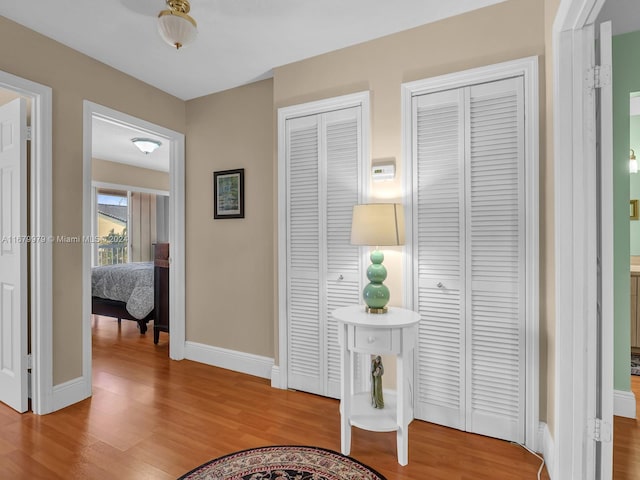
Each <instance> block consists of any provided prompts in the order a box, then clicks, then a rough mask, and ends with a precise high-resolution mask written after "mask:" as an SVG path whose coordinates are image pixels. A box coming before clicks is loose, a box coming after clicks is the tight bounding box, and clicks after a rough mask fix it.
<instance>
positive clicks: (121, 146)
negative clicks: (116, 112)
mask: <svg viewBox="0 0 640 480" xmlns="http://www.w3.org/2000/svg"><path fill="white" fill-rule="evenodd" d="M136 137H144V138H151V139H153V140H158V141H159V142H162V145H160V147H159V148H158V149H157V150H156V151H154V152H152V153H149V154H145V153H142V152H141V151H140V150H139V149H138V147H136V146H135V145H134V144H133V143H132V142H131V139H132V138H136ZM91 140H92V141H91V148H92V154H93V155H92V156H93V158H98V159H101V160H109V161H111V162H119V163H126V164H128V165H133V166H134V167H142V168H150V169H152V170H161V171H163V172H168V171H169V158H170V155H169V144H168V143H167V142H166V141H165V140H164V139H162V138H160V137H157V136H154V135H151V134H149V133H148V132H143V131H139V130H136V129H134V128H131V127H128V126H125V125H121V124H117V123H113V122H110V121H108V120H104V119H100V118H93V125H92V139H91Z"/></svg>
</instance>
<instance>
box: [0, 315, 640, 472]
mask: <svg viewBox="0 0 640 480" xmlns="http://www.w3.org/2000/svg"><path fill="white" fill-rule="evenodd" d="M152 337H153V335H152V333H148V334H147V335H139V334H138V333H137V330H136V325H135V323H134V322H129V321H123V322H122V325H121V327H120V328H118V325H117V323H116V322H115V321H114V320H112V319H108V318H106V317H98V318H97V319H96V321H95V323H94V336H93V353H94V355H93V375H94V377H93V397H92V398H91V399H88V400H86V401H84V402H81V403H79V404H77V405H73V406H71V407H68V408H65V409H63V410H61V411H58V412H55V413H52V414H49V415H43V416H38V415H32V414H30V413H26V414H23V415H20V414H17V413H15V412H14V411H13V410H11V409H9V408H8V407H6V406H4V405H3V404H0V478H2V479H5V478H6V479H38V478H41V479H57V478H64V479H92V480H93V479H118V480H121V479H136V480H137V479H149V480H156V479H175V478H177V477H179V476H180V475H182V474H184V473H186V472H187V471H189V470H191V469H192V468H194V467H196V466H197V465H199V464H201V463H204V462H206V461H208V460H211V459H213V458H216V457H218V456H221V455H225V454H227V453H230V452H233V451H237V450H242V449H246V448H252V447H257V446H264V445H276V444H300V445H313V446H319V447H324V448H329V449H332V450H336V451H339V450H340V425H339V412H338V402H337V401H336V400H331V399H327V398H322V397H318V396H314V395H309V394H305V393H301V392H293V391H282V390H278V389H274V388H271V387H270V385H269V381H267V380H265V379H261V378H256V377H252V376H249V375H242V374H238V373H234V372H230V371H228V370H223V369H218V368H214V367H210V366H207V365H202V364H198V363H195V362H191V361H188V360H183V361H181V362H174V361H170V360H169V359H168V357H167V351H168V345H167V341H168V337H167V335H166V334H161V336H160V344H159V345H158V346H154V344H153V339H152ZM633 388H634V389H635V391H636V398H640V377H634V378H633ZM639 407H640V405H639ZM639 411H640V410H639ZM614 450H615V453H614V463H615V479H616V480H626V479H640V463H639V462H640V430H639V427H638V424H637V422H636V421H635V420H628V419H619V418H616V421H615V448H614ZM351 455H352V456H353V457H355V458H356V459H358V460H360V461H361V462H363V463H365V464H367V465H370V466H371V467H373V468H375V469H376V470H378V471H379V472H380V473H382V474H383V475H385V476H386V477H387V478H388V479H389V480H394V479H399V480H423V479H429V480H439V479H443V480H445V479H446V480H472V479H473V480H483V479H487V480H489V479H491V480H499V479H503V480H506V479H509V480H519V479H523V480H524V479H526V480H535V478H536V472H537V471H538V467H539V465H540V462H539V460H538V459H537V458H535V457H534V456H533V455H531V454H530V453H528V452H527V451H525V450H524V449H522V448H521V447H519V446H517V445H512V444H510V443H508V442H503V441H500V440H495V439H490V438H486V437H482V436H479V435H473V434H466V433H463V432H459V431H456V430H452V429H449V428H445V427H440V426H437V425H432V424H429V423H426V422H422V421H414V422H413V423H412V424H411V426H410V429H409V465H408V466H406V467H401V466H399V465H398V464H397V462H396V450H395V435H394V434H393V433H373V432H367V431H363V430H359V429H357V428H354V429H353V442H352V450H351ZM542 478H544V479H548V478H549V477H548V475H547V473H546V469H545V471H544V472H543V476H542Z"/></svg>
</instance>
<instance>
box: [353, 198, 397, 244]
mask: <svg viewBox="0 0 640 480" xmlns="http://www.w3.org/2000/svg"><path fill="white" fill-rule="evenodd" d="M351 244H352V245H369V246H377V247H379V246H393V245H404V207H403V206H402V205H401V204H399V203H369V204H364V205H355V206H354V207H353V218H352V220H351Z"/></svg>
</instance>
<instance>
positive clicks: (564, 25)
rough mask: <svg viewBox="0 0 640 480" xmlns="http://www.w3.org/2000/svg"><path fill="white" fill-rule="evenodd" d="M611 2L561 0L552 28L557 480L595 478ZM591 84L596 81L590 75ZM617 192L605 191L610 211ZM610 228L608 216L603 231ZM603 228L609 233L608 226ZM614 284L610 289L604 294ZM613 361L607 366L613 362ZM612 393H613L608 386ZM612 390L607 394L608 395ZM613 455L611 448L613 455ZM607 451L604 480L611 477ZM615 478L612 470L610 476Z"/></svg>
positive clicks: (606, 311) (608, 353)
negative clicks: (598, 134)
mask: <svg viewBox="0 0 640 480" xmlns="http://www.w3.org/2000/svg"><path fill="white" fill-rule="evenodd" d="M603 3H604V0H562V2H561V3H560V6H559V8H558V12H557V15H556V19H555V22H554V25H553V74H554V82H553V99H554V100H553V102H554V110H553V116H554V120H553V121H554V138H555V140H554V178H555V255H554V256H555V259H556V263H555V298H556V302H555V303H556V305H555V318H556V338H555V355H556V358H555V385H554V387H555V391H554V407H553V411H554V419H555V425H554V433H553V453H552V455H551V456H552V459H553V463H552V465H551V468H550V475H551V478H553V479H564V478H581V479H585V480H590V479H591V478H595V476H594V475H595V468H594V465H593V464H592V462H593V461H592V456H591V455H590V451H591V450H592V448H591V446H590V444H592V443H593V438H592V433H591V432H589V428H588V427H589V420H590V419H591V418H593V415H594V413H595V412H592V409H593V403H594V399H595V398H596V395H597V392H596V388H595V381H594V379H595V378H596V373H597V372H596V370H595V365H593V364H592V363H590V362H589V359H590V358H595V354H596V352H595V351H594V348H596V344H597V340H595V339H594V338H593V335H591V333H592V332H595V326H596V305H595V301H594V299H596V298H597V296H596V292H597V268H596V251H597V250H596V249H597V244H596V242H597V238H596V204H595V199H594V197H595V195H594V192H595V185H596V171H595V155H596V152H595V124H596V123H595V122H596V118H595V102H594V100H595V99H594V95H593V90H592V86H591V85H590V80H589V76H588V75H587V74H588V73H589V72H590V71H591V70H592V69H593V67H594V61H595V60H594V51H595V50H594V49H595V43H594V40H595V39H594V22H595V20H596V17H597V15H598V13H599V12H600V10H601V8H602V5H603ZM591 78H592V76H591ZM611 195H612V192H611V191H607V189H606V187H605V188H603V191H602V202H603V204H604V205H607V204H610V198H609V197H610V196H611ZM608 221H610V219H607V218H605V217H604V216H603V224H606V222H608ZM603 229H604V227H603ZM602 249H603V276H604V277H605V278H606V277H607V276H609V275H610V272H607V271H605V270H606V269H608V268H612V267H611V265H607V262H606V259H608V258H611V256H612V251H613V246H612V245H611V242H610V239H609V238H608V236H603V245H602ZM608 287H609V288H613V287H612V285H606V284H605V283H604V282H603V301H606V300H607V299H608V298H609V299H610V298H611V296H610V292H606V291H604V289H607V288H608ZM612 328H613V318H612V317H611V314H610V308H608V306H607V305H603V342H602V356H603V363H604V365H610V364H611V363H610V362H611V359H612V357H613V345H612V335H609V334H607V332H606V331H607V330H608V329H612ZM607 362H608V363H607ZM609 370H612V369H608V368H603V369H602V381H603V398H604V399H605V400H607V398H608V395H609V393H610V396H611V397H613V387H612V385H613V379H612V376H613V372H612V371H609ZM609 386H610V387H609ZM608 389H610V390H611V391H610V392H608V391H607V390H608ZM608 452H609V454H610V449H608ZM607 455H608V453H607V449H603V457H602V465H603V469H602V473H603V475H607V470H606V468H604V467H605V466H607V465H608V466H610V465H611V464H612V463H611V458H606V457H607ZM602 478H603V479H604V478H611V471H610V469H609V471H608V477H607V476H602Z"/></svg>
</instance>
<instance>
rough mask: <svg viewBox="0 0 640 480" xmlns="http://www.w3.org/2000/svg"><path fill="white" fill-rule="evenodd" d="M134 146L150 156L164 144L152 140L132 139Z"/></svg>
mask: <svg viewBox="0 0 640 480" xmlns="http://www.w3.org/2000/svg"><path fill="white" fill-rule="evenodd" d="M131 141H132V142H133V144H134V145H135V146H136V147H138V148H139V149H140V151H141V152H142V153H145V154H147V155H148V154H150V153H152V152H153V151H155V150H156V149H157V148H158V147H159V146H160V145H162V142H160V141H158V140H154V139H152V138H132V139H131Z"/></svg>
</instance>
